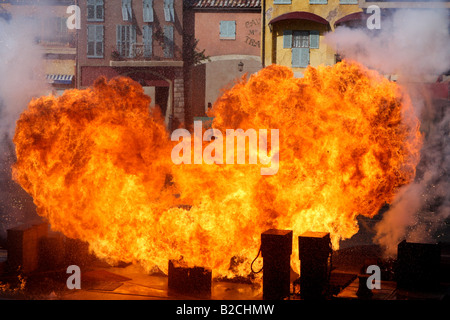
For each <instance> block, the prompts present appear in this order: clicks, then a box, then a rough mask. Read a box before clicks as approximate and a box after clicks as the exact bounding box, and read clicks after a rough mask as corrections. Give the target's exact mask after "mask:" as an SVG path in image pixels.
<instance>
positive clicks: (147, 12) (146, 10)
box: [143, 0, 153, 22]
mask: <svg viewBox="0 0 450 320" xmlns="http://www.w3.org/2000/svg"><path fill="white" fill-rule="evenodd" d="M143 5H144V7H143V14H144V22H153V0H144V2H143Z"/></svg>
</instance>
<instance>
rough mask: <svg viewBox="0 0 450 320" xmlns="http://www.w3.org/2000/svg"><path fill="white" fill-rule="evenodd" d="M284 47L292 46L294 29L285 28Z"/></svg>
mask: <svg viewBox="0 0 450 320" xmlns="http://www.w3.org/2000/svg"><path fill="white" fill-rule="evenodd" d="M283 48H284V49H290V48H292V30H283Z"/></svg>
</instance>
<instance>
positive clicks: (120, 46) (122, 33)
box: [116, 25, 136, 58]
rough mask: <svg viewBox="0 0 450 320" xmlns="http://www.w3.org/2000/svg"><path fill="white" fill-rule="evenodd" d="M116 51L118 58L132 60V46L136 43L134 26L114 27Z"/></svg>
mask: <svg viewBox="0 0 450 320" xmlns="http://www.w3.org/2000/svg"><path fill="white" fill-rule="evenodd" d="M116 43H117V51H118V52H119V54H120V56H122V57H125V58H133V57H134V56H135V54H134V50H133V49H134V44H135V43H136V26H131V25H118V26H116Z"/></svg>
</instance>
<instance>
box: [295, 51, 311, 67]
mask: <svg viewBox="0 0 450 320" xmlns="http://www.w3.org/2000/svg"><path fill="white" fill-rule="evenodd" d="M308 65H309V48H292V67H293V68H306V67H307V66H308Z"/></svg>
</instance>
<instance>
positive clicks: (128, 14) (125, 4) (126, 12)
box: [122, 0, 133, 21]
mask: <svg viewBox="0 0 450 320" xmlns="http://www.w3.org/2000/svg"><path fill="white" fill-rule="evenodd" d="M122 19H123V21H131V20H132V19H133V13H132V10H131V0H122Z"/></svg>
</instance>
